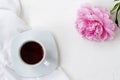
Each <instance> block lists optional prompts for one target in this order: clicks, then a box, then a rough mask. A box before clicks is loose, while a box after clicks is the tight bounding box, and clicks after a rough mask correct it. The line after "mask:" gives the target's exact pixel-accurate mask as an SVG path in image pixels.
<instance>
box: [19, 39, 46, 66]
mask: <svg viewBox="0 0 120 80" xmlns="http://www.w3.org/2000/svg"><path fill="white" fill-rule="evenodd" d="M44 56H45V49H44V47H43V45H42V44H40V43H38V42H35V41H28V42H25V43H24V44H23V45H22V46H21V48H20V58H21V59H22V61H23V62H24V63H26V64H28V65H36V64H39V63H40V62H42V60H43V59H44Z"/></svg>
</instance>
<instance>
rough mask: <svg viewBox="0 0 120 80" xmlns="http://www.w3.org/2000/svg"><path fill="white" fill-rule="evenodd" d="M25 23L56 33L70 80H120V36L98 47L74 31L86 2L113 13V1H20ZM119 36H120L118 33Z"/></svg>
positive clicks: (61, 57)
mask: <svg viewBox="0 0 120 80" xmlns="http://www.w3.org/2000/svg"><path fill="white" fill-rule="evenodd" d="M21 2H22V6H23V18H24V20H25V21H26V23H27V24H28V25H29V26H31V27H33V28H35V29H36V28H38V29H41V30H48V31H50V32H51V33H53V35H54V37H55V39H56V42H57V45H58V49H59V55H60V66H62V67H63V69H64V70H65V72H66V73H67V75H68V76H69V77H70V79H71V80H120V35H117V36H116V38H115V39H114V40H113V41H109V42H102V43H96V42H91V41H87V40H84V39H82V38H81V36H80V35H79V34H78V32H77V31H76V29H75V24H74V23H75V19H76V14H77V9H78V8H79V7H80V6H81V4H84V3H86V2H90V3H91V4H92V5H98V6H103V7H106V8H108V9H111V7H112V6H113V0H21ZM118 34H120V32H119V33H118Z"/></svg>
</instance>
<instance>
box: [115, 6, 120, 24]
mask: <svg viewBox="0 0 120 80" xmlns="http://www.w3.org/2000/svg"><path fill="white" fill-rule="evenodd" d="M119 10H120V5H119V7H118V9H117V12H116V20H115V23H116V24H117V26H119V25H118V12H119Z"/></svg>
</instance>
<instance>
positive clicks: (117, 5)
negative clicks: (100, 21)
mask: <svg viewBox="0 0 120 80" xmlns="http://www.w3.org/2000/svg"><path fill="white" fill-rule="evenodd" d="M119 6H120V2H119V3H117V4H115V6H114V7H113V8H112V9H111V10H110V13H112V12H113V11H114V10H116V9H117V8H118V7H119Z"/></svg>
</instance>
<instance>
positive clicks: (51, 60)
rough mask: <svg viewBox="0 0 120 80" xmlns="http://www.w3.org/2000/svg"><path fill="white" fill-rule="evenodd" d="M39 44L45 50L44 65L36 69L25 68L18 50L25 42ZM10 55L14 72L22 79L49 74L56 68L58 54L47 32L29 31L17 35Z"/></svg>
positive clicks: (51, 37) (53, 41)
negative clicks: (30, 41) (29, 41)
mask: <svg viewBox="0 0 120 80" xmlns="http://www.w3.org/2000/svg"><path fill="white" fill-rule="evenodd" d="M28 40H32V41H37V42H41V43H42V44H43V45H44V47H45V48H46V63H41V64H40V65H39V66H36V67H29V66H26V65H25V64H24V63H23V62H21V59H20V57H19V48H20V47H21V44H23V43H24V42H25V41H28ZM11 54H12V61H13V66H14V70H15V72H16V73H18V74H19V75H21V76H23V77H38V76H44V75H46V74H49V73H51V72H52V71H53V70H55V69H56V68H57V66H58V52H57V47H56V43H55V40H54V38H53V36H52V35H51V33H49V32H47V31H38V30H30V31H26V32H23V33H21V34H20V35H18V36H17V37H16V38H15V39H14V40H13V42H12V45H11Z"/></svg>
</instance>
